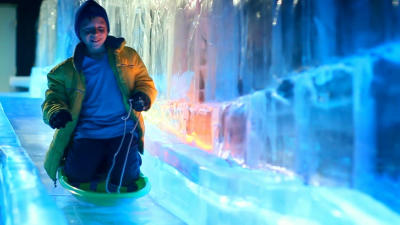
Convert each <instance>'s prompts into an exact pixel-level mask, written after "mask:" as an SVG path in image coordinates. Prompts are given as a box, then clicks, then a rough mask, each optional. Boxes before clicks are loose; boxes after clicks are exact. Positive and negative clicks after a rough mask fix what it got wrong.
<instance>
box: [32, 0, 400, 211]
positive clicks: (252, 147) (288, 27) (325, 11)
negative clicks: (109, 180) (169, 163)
mask: <svg viewBox="0 0 400 225" xmlns="http://www.w3.org/2000/svg"><path fill="white" fill-rule="evenodd" d="M81 2H83V1H77V0H75V1H70V0H59V1H56V0H48V1H46V0H45V1H44V2H43V5H42V10H41V24H46V21H47V23H54V21H57V22H56V24H55V27H54V29H49V26H47V27H46V28H44V27H43V26H44V25H41V26H40V27H39V31H40V32H39V36H40V37H39V38H38V40H39V43H38V44H39V48H38V49H42V50H46V51H39V52H38V56H37V59H38V60H39V61H37V64H36V65H37V66H38V67H39V68H40V69H42V70H41V71H42V73H41V76H39V77H41V78H43V76H44V74H43V71H46V69H43V68H47V67H46V66H50V67H51V66H52V65H53V64H55V63H58V62H60V60H61V59H63V58H65V57H67V56H69V55H71V54H72V51H73V48H74V45H75V43H76V37H75V34H74V31H73V18H72V17H73V15H74V13H73V11H74V9H76V7H77V6H78V5H79V4H80V3H81ZM99 3H100V4H102V5H103V6H104V7H105V8H106V10H107V12H108V15H109V20H110V23H111V31H110V33H111V34H112V35H116V36H123V37H125V38H126V40H127V44H128V45H129V46H132V47H134V48H135V49H137V50H138V52H139V53H140V55H141V56H142V58H143V60H144V62H145V63H146V65H147V67H148V70H149V72H150V74H151V76H152V77H153V79H154V80H155V83H156V86H157V88H158V90H159V91H160V96H159V98H158V102H157V104H156V105H155V106H154V107H153V109H152V110H151V111H150V112H149V113H148V114H147V115H146V116H147V121H149V122H150V121H151V122H152V123H154V124H156V125H157V126H158V127H160V128H161V129H163V130H166V131H168V132H171V133H173V134H175V135H176V136H177V137H179V138H181V140H182V141H183V142H185V143H187V144H190V145H194V146H197V147H199V148H201V149H203V150H205V151H207V152H209V153H212V154H214V155H217V156H219V157H221V158H223V159H226V160H228V161H232V162H237V163H238V164H239V165H242V166H244V167H250V168H258V169H261V170H263V169H265V170H288V171H292V172H295V173H297V174H299V175H300V176H301V177H302V178H303V181H304V182H305V183H307V184H313V185H334V186H350V187H356V188H359V189H362V190H364V191H366V192H368V193H371V194H372V195H373V196H375V197H376V198H379V199H382V200H383V201H385V202H386V203H387V204H390V205H391V206H392V207H393V208H395V209H396V210H399V209H400V207H399V203H398V202H396V201H395V200H393V199H396V198H398V196H399V192H398V191H393V190H396V188H395V187H396V185H398V184H399V171H400V165H399V164H400V163H399V161H400V149H399V148H400V146H399V145H398V143H397V138H398V137H399V136H400V134H399V131H398V130H399V129H398V126H399V119H398V116H397V115H399V114H398V109H397V108H396V107H395V106H396V104H395V102H398V100H399V99H400V97H399V89H400V88H399V87H398V80H397V78H396V76H395V74H396V73H398V70H399V69H398V65H399V57H398V56H399V55H400V53H399V51H398V41H399V38H400V31H399V30H398V29H397V28H398V27H400V24H399V23H400V22H399V21H400V6H399V1H398V0H391V1H390V0H387V1H379V0H357V1H347V0H328V1H312V0H300V1H299V0H291V1H285V0H275V1H274V0H254V1H240V0H229V1H228V0H217V1H216V0H214V1H212V0H203V1H201V0H179V1H174V0H164V1H163V0H158V1H140V0H135V1H132V0H99ZM46 6H48V7H46ZM50 6H52V7H50ZM54 11H55V13H56V16H57V20H55V18H54V20H52V19H51V18H48V17H45V16H42V15H48V14H49V13H50V15H54V14H52V12H54ZM53 25H54V24H53ZM52 27H53V26H50V28H52ZM46 29H47V30H46ZM43 30H45V31H46V32H44V31H43ZM41 46H42V47H41ZM50 67H48V68H50ZM39 85H40V86H43V82H42V83H41V84H33V85H32V88H31V89H34V88H35V87H37V86H39ZM388 86H390V88H388ZM40 95H43V93H40ZM376 180H379V181H380V182H379V185H381V186H382V187H380V188H378V189H376V190H374V189H369V187H370V186H371V185H372V184H374V185H375V184H376V182H374V181H376ZM377 190H379V191H377ZM382 190H384V191H382ZM386 191H389V192H390V194H387V195H382V194H381V193H383V192H386ZM379 192H380V193H379ZM396 196H397V197H396Z"/></svg>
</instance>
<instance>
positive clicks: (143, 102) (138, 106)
mask: <svg viewBox="0 0 400 225" xmlns="http://www.w3.org/2000/svg"><path fill="white" fill-rule="evenodd" d="M129 101H130V102H132V108H133V109H134V110H135V111H138V112H141V111H146V110H148V109H149V108H150V98H149V96H147V95H146V94H144V93H143V92H137V93H136V94H134V95H133V96H132V97H130V98H129Z"/></svg>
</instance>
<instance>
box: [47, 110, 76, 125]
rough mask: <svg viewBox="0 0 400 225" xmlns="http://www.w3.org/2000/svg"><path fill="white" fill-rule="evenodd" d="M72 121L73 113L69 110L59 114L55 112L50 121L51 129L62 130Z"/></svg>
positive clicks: (61, 111)
mask: <svg viewBox="0 0 400 225" xmlns="http://www.w3.org/2000/svg"><path fill="white" fill-rule="evenodd" d="M69 121H72V116H71V113H69V112H68V111H67V110H65V109H62V110H60V111H58V112H55V113H54V114H53V115H52V116H51V118H50V120H49V124H50V127H51V128H53V129H60V128H64V127H65V125H66V124H67V123H68V122H69Z"/></svg>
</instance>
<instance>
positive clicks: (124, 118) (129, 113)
mask: <svg viewBox="0 0 400 225" xmlns="http://www.w3.org/2000/svg"><path fill="white" fill-rule="evenodd" d="M131 113H132V99H129V112H128V115H127V116H126V117H121V119H122V120H123V121H124V135H123V136H122V139H121V143H120V144H119V147H118V150H117V151H116V152H115V154H114V157H113V161H112V164H111V168H110V170H108V173H107V178H106V192H107V193H110V190H109V189H108V185H109V182H110V177H111V172H112V170H113V169H114V166H115V162H116V157H117V155H118V153H119V152H120V151H121V147H122V144H123V143H124V140H125V136H126V121H127V120H128V119H129V118H130V116H131ZM138 124H139V119H137V121H136V124H135V126H133V128H132V130H131V131H130V132H129V133H130V134H131V139H130V140H129V145H128V150H127V152H126V155H125V159H124V166H123V167H122V172H121V177H120V179H119V184H118V188H117V193H119V192H120V188H121V184H122V178H123V177H124V173H125V168H126V162H127V161H128V156H129V151H130V150H131V146H132V141H133V136H134V132H135V130H136V127H137V125H138Z"/></svg>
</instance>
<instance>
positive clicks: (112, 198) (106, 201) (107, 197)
mask: <svg viewBox="0 0 400 225" xmlns="http://www.w3.org/2000/svg"><path fill="white" fill-rule="evenodd" d="M58 180H59V182H60V184H61V186H62V187H64V188H65V189H67V190H68V191H69V192H71V194H72V195H73V196H75V197H76V198H77V199H79V200H82V201H85V202H89V203H93V204H96V205H118V204H122V203H129V202H132V201H134V200H135V199H137V198H140V197H143V196H145V195H146V194H147V193H149V192H150V189H151V187H150V186H151V185H150V183H149V180H148V178H147V177H145V176H144V175H143V174H142V173H141V174H140V178H139V179H138V180H137V181H136V185H137V186H138V190H136V191H134V192H127V188H126V187H124V186H121V189H120V193H115V192H113V193H107V192H106V188H105V186H106V185H105V183H106V182H105V180H104V181H101V182H98V183H97V186H96V191H93V190H91V189H90V186H91V183H81V184H80V185H79V188H77V187H74V186H72V185H71V184H69V183H68V178H67V177H66V176H65V174H64V170H63V169H62V167H61V168H59V169H58Z"/></svg>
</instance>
